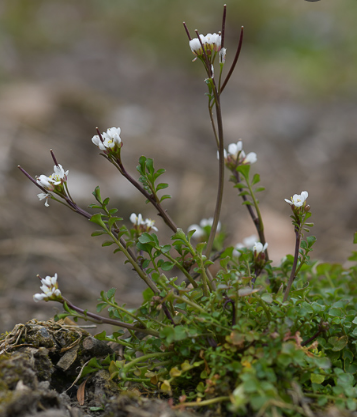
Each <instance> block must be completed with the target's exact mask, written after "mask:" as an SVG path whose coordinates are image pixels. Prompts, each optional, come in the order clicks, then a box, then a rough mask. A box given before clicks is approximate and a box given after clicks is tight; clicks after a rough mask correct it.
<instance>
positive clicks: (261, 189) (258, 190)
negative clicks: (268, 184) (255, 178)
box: [254, 187, 265, 193]
mask: <svg viewBox="0 0 357 417" xmlns="http://www.w3.org/2000/svg"><path fill="white" fill-rule="evenodd" d="M261 191H265V187H258V188H256V189H255V190H254V192H256V193H260V192H261Z"/></svg>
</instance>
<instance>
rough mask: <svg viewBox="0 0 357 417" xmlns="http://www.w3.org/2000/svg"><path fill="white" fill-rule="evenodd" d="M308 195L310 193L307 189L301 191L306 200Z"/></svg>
mask: <svg viewBox="0 0 357 417" xmlns="http://www.w3.org/2000/svg"><path fill="white" fill-rule="evenodd" d="M308 196H309V193H308V192H307V191H303V192H302V193H301V197H302V198H303V199H304V201H305V200H306V199H307V197H308Z"/></svg>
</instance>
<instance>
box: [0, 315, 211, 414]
mask: <svg viewBox="0 0 357 417" xmlns="http://www.w3.org/2000/svg"><path fill="white" fill-rule="evenodd" d="M66 323H70V324H66ZM88 340H89V341H92V340H93V338H92V336H91V335H89V333H88V332H87V331H86V330H84V329H81V328H79V327H78V326H76V325H75V324H74V323H71V322H70V321H69V320H68V319H66V320H64V321H59V322H56V323H55V322H54V321H52V320H50V321H45V322H39V321H37V320H31V321H29V322H27V323H26V324H21V325H17V326H15V328H14V329H13V330H12V331H11V332H9V333H8V334H7V335H6V337H5V338H4V339H3V340H1V341H0V352H1V356H0V381H1V382H0V416H1V417H29V416H39V417H82V416H83V417H85V416H92V417H99V416H101V417H125V416H130V417H150V416H162V417H164V416H165V417H175V416H178V415H180V416H182V417H190V416H193V414H192V413H190V412H179V411H176V410H173V409H171V407H170V405H169V402H168V399H161V400H160V399H159V398H153V399H150V398H148V396H147V393H144V392H142V388H141V387H138V386H131V387H128V389H127V391H125V392H120V391H119V388H118V386H117V384H116V383H115V382H114V381H112V380H110V374H109V372H107V371H106V370H104V369H102V370H99V371H98V372H96V373H95V374H89V376H85V377H84V378H82V379H80V378H78V376H79V375H80V372H81V369H82V368H83V366H84V365H85V364H86V363H87V362H88V361H89V360H90V359H91V358H92V357H94V356H93V354H94V353H95V354H96V355H95V356H96V357H97V358H98V359H100V358H101V357H103V358H104V357H105V356H106V355H108V354H113V353H114V351H113V350H112V349H111V348H110V347H109V346H108V345H107V344H106V343H105V342H101V341H96V339H94V341H96V342H98V343H97V344H96V349H95V351H93V349H88V346H89V345H91V343H88ZM98 345H100V346H98ZM78 381H79V382H78ZM157 396H158V397H159V395H157ZM206 415H208V414H206ZM210 415H212V414H210Z"/></svg>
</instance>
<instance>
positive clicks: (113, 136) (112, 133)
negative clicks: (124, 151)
mask: <svg viewBox="0 0 357 417" xmlns="http://www.w3.org/2000/svg"><path fill="white" fill-rule="evenodd" d="M120 133H121V129H120V127H110V128H109V129H107V131H106V132H104V133H102V138H103V142H102V140H101V139H100V137H99V135H95V136H93V137H92V142H93V143H94V145H96V146H98V148H99V149H100V150H101V151H108V150H112V149H114V148H115V147H118V148H119V149H120V147H121V146H122V145H121V143H122V141H121V138H120Z"/></svg>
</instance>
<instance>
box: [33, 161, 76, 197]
mask: <svg viewBox="0 0 357 417" xmlns="http://www.w3.org/2000/svg"><path fill="white" fill-rule="evenodd" d="M53 170H54V173H53V174H51V175H50V176H49V177H46V175H40V176H39V177H37V178H36V181H37V182H38V183H39V184H40V185H41V186H42V187H43V188H46V190H48V191H53V190H54V189H55V187H56V185H61V184H63V183H64V182H65V181H67V175H68V173H69V171H65V170H64V169H63V168H62V165H55V166H54V167H53Z"/></svg>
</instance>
